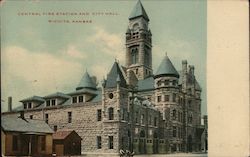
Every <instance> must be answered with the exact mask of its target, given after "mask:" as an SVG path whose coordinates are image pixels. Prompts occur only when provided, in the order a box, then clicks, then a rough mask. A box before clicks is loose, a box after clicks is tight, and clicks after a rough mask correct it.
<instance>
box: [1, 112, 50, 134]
mask: <svg viewBox="0 0 250 157" xmlns="http://www.w3.org/2000/svg"><path fill="white" fill-rule="evenodd" d="M1 127H2V129H3V130H4V131H15V132H22V133H32V134H37V133H53V132H54V131H53V130H52V129H51V128H50V127H49V125H48V124H47V123H45V121H42V120H35V119H22V118H20V117H19V115H17V114H15V115H2V117H1Z"/></svg>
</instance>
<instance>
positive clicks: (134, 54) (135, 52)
mask: <svg viewBox="0 0 250 157" xmlns="http://www.w3.org/2000/svg"><path fill="white" fill-rule="evenodd" d="M131 55H132V64H136V63H137V62H138V48H137V47H136V48H132V51H131Z"/></svg>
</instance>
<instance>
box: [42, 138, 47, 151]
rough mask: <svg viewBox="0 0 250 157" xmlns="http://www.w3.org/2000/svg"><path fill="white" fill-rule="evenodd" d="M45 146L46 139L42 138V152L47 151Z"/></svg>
mask: <svg viewBox="0 0 250 157" xmlns="http://www.w3.org/2000/svg"><path fill="white" fill-rule="evenodd" d="M45 145H46V137H45V136H41V150H42V151H45Z"/></svg>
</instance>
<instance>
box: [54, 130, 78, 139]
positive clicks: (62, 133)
mask: <svg viewBox="0 0 250 157" xmlns="http://www.w3.org/2000/svg"><path fill="white" fill-rule="evenodd" d="M71 134H75V135H77V136H78V137H79V139H81V137H80V136H79V135H78V134H77V133H76V132H75V131H74V130H58V131H57V132H55V133H54V134H53V135H52V137H53V140H64V139H66V138H67V137H68V136H69V135H71Z"/></svg>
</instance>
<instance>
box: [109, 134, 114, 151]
mask: <svg viewBox="0 0 250 157" xmlns="http://www.w3.org/2000/svg"><path fill="white" fill-rule="evenodd" d="M109 149H114V139H113V136H109Z"/></svg>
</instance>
